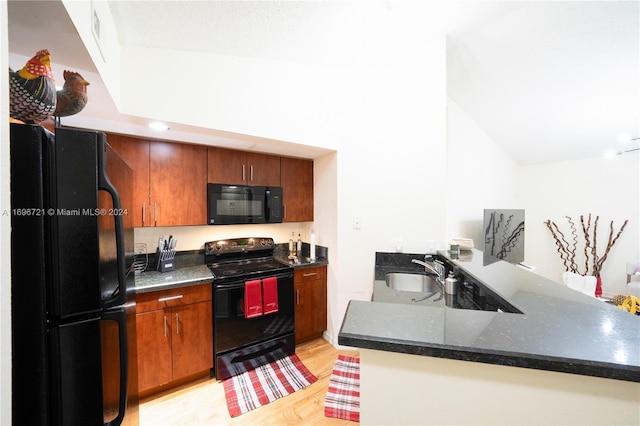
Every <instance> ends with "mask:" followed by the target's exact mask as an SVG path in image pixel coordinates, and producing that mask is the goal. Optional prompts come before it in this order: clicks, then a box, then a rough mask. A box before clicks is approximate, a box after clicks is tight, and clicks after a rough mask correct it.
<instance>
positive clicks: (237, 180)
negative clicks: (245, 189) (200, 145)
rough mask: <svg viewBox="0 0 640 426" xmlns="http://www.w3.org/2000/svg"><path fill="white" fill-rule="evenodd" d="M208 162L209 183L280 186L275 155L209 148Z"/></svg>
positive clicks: (277, 160) (278, 164)
mask: <svg viewBox="0 0 640 426" xmlns="http://www.w3.org/2000/svg"><path fill="white" fill-rule="evenodd" d="M208 160H209V165H208V172H207V174H208V182H209V183H222V184H229V185H261V186H280V157H279V156H277V155H269V154H260V153H253V152H244V151H236V150H233V149H225V148H216V147H209V149H208Z"/></svg>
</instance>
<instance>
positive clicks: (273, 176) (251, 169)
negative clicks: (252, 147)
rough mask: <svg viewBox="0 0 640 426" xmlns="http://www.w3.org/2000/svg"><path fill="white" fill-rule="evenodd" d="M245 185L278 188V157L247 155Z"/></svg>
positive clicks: (250, 153)
mask: <svg viewBox="0 0 640 426" xmlns="http://www.w3.org/2000/svg"><path fill="white" fill-rule="evenodd" d="M247 166H248V173H247V185H261V186H280V157H279V156H277V155H269V154H258V153H254V152H248V153H247Z"/></svg>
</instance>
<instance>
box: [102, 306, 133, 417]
mask: <svg viewBox="0 0 640 426" xmlns="http://www.w3.org/2000/svg"><path fill="white" fill-rule="evenodd" d="M101 318H102V319H103V320H110V321H115V322H116V323H117V324H118V336H119V345H118V346H119V347H120V399H119V402H118V415H117V416H116V418H114V419H113V420H111V421H110V422H107V423H104V426H120V425H121V424H122V421H123V420H124V415H125V412H126V410H127V398H128V397H129V394H128V387H127V386H128V383H129V361H128V349H127V316H126V312H125V310H124V309H118V310H115V311H108V312H104V313H103V314H102V316H101Z"/></svg>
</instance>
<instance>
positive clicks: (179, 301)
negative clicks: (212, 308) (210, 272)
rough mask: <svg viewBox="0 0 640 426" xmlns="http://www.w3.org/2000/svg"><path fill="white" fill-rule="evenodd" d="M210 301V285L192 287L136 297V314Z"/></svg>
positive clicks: (142, 294) (154, 292)
mask: <svg viewBox="0 0 640 426" xmlns="http://www.w3.org/2000/svg"><path fill="white" fill-rule="evenodd" d="M207 300H211V284H200V285H192V286H187V287H178V288H172V289H169V290H160V291H153V292H150V293H141V294H137V295H136V313H138V314H139V313H142V312H149V311H155V310H158V309H164V308H171V307H173V306H182V305H189V304H192V303H197V302H204V301H207Z"/></svg>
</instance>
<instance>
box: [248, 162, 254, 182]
mask: <svg viewBox="0 0 640 426" xmlns="http://www.w3.org/2000/svg"><path fill="white" fill-rule="evenodd" d="M249 176H250V177H251V182H253V166H249Z"/></svg>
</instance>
